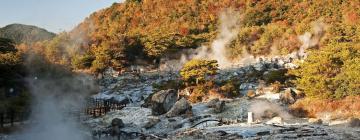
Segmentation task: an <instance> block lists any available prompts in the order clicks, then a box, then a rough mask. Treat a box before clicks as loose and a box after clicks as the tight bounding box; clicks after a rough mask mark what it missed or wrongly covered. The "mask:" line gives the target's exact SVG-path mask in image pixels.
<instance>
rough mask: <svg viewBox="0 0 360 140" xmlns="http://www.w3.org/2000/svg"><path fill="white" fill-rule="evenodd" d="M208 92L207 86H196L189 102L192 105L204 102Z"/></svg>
mask: <svg viewBox="0 0 360 140" xmlns="http://www.w3.org/2000/svg"><path fill="white" fill-rule="evenodd" d="M208 91H209V90H208V89H207V87H206V86H205V85H198V86H195V87H194V89H193V91H192V93H191V94H190V96H189V101H190V102H192V103H197V102H201V101H203V100H204V99H205V96H206V94H207V92H208Z"/></svg>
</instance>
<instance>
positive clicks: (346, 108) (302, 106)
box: [290, 96, 360, 120]
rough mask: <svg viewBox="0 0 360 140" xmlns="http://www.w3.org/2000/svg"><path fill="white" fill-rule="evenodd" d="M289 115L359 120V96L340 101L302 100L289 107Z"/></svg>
mask: <svg viewBox="0 0 360 140" xmlns="http://www.w3.org/2000/svg"><path fill="white" fill-rule="evenodd" d="M290 110H291V113H292V114H293V115H294V116H298V117H317V118H324V117H326V118H328V119H331V120H334V119H347V118H350V117H355V118H360V96H349V97H346V98H344V99H341V100H324V99H323V100H320V99H312V98H304V99H301V100H298V101H297V102H296V103H295V104H293V105H292V106H290Z"/></svg>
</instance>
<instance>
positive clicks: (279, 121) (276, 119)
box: [266, 117, 284, 124]
mask: <svg viewBox="0 0 360 140" xmlns="http://www.w3.org/2000/svg"><path fill="white" fill-rule="evenodd" d="M283 123H284V122H283V118H281V117H274V118H272V119H271V120H269V121H267V122H266V124H283Z"/></svg>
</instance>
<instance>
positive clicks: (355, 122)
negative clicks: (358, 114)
mask: <svg viewBox="0 0 360 140" xmlns="http://www.w3.org/2000/svg"><path fill="white" fill-rule="evenodd" d="M348 126H349V127H360V119H359V118H351V119H350V120H349V122H348Z"/></svg>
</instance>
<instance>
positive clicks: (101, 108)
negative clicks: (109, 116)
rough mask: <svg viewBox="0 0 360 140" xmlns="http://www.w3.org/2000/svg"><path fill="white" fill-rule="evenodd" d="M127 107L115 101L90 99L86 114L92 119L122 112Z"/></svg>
mask: <svg viewBox="0 0 360 140" xmlns="http://www.w3.org/2000/svg"><path fill="white" fill-rule="evenodd" d="M124 107H126V103H121V102H118V101H116V100H114V99H93V98H91V99H88V101H87V107H86V109H85V112H86V114H87V115H90V116H92V117H100V116H103V115H105V114H106V113H107V112H110V111H114V110H121V109H122V108H124Z"/></svg>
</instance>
